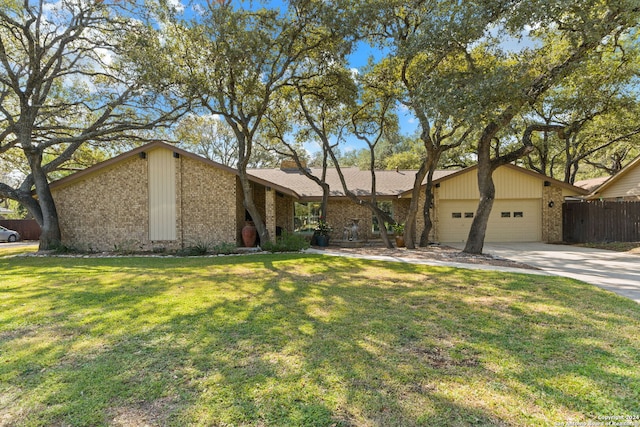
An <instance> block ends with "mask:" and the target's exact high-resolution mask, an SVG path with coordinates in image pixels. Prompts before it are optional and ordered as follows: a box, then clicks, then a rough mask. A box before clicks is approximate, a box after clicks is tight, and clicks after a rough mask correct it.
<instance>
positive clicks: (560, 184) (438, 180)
mask: <svg viewBox="0 0 640 427" xmlns="http://www.w3.org/2000/svg"><path fill="white" fill-rule="evenodd" d="M499 167H501V168H509V169H512V170H515V171H517V172H520V173H523V174H526V175H529V176H532V177H534V178H537V179H539V180H541V181H549V182H550V183H551V184H552V185H554V186H555V187H560V188H564V189H567V190H570V191H574V192H576V194H582V195H585V194H588V193H589V192H588V191H587V190H585V189H584V188H580V187H576V186H575V185H571V184H567V183H566V182H564V181H560V180H557V179H555V178H551V177H550V176H547V175H544V174H541V173H538V172H535V171H532V170H529V169H525V168H523V167H520V166H516V165H513V164H510V163H509V164H506V165H502V166H499ZM476 169H478V165H474V166H469V167H468V168H465V169H460V170H458V171H456V172H454V173H451V174H448V175H445V176H442V177H439V178H436V177H435V175H434V179H433V184H434V185H435V184H439V183H442V182H445V181H447V180H449V179H452V178H455V177H457V176H460V175H463V174H466V173H469V172H472V171H474V170H476ZM410 195H411V190H408V191H405V192H404V193H402V195H401V197H407V196H410Z"/></svg>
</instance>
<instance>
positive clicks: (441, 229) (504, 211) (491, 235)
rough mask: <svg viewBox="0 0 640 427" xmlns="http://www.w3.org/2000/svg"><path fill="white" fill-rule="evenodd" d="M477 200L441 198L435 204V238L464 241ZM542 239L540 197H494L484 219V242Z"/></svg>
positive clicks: (534, 240)
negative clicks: (498, 198) (436, 231)
mask: <svg viewBox="0 0 640 427" xmlns="http://www.w3.org/2000/svg"><path fill="white" fill-rule="evenodd" d="M477 207H478V201H477V200H444V201H440V203H439V207H438V239H439V240H440V241H442V242H465V241H466V240H467V237H468V235H469V230H470V229H471V223H472V222H473V216H474V215H475V211H476V209H477ZM541 239H542V208H541V200H540V199H513V200H496V201H495V202H494V204H493V209H492V210H491V215H490V216H489V222H488V223H487V233H486V237H485V241H486V242H537V241H540V240H541Z"/></svg>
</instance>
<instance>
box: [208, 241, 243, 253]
mask: <svg viewBox="0 0 640 427" xmlns="http://www.w3.org/2000/svg"><path fill="white" fill-rule="evenodd" d="M213 252H214V253H216V254H222V255H229V254H236V253H238V247H237V246H236V245H235V244H233V243H227V242H222V243H219V244H217V245H215V246H214V247H213Z"/></svg>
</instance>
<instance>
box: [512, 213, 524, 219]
mask: <svg viewBox="0 0 640 427" xmlns="http://www.w3.org/2000/svg"><path fill="white" fill-rule="evenodd" d="M513 217H514V218H524V213H522V212H514V213H513Z"/></svg>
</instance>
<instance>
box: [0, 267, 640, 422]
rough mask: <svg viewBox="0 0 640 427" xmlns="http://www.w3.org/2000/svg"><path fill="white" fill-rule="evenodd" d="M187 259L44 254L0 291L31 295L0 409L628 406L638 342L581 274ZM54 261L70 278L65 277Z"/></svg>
mask: <svg viewBox="0 0 640 427" xmlns="http://www.w3.org/2000/svg"><path fill="white" fill-rule="evenodd" d="M60 264H64V267H59V265H60ZM202 265H203V262H202V261H201V260H190V259H188V260H173V259H170V260H164V259H162V260H159V261H156V260H153V261H149V260H139V259H136V258H131V259H128V261H122V260H118V261H109V260H101V261H99V262H98V263H96V262H95V261H85V260H69V261H68V262H67V261H65V262H60V261H58V262H57V263H52V264H51V268H50V271H49V273H48V274H47V276H46V277H44V276H43V277H42V280H38V284H37V285H32V286H29V287H28V289H27V288H25V289H23V287H15V288H6V289H5V290H4V291H3V293H4V292H9V293H11V292H13V294H12V297H13V298H15V300H16V301H18V302H19V303H20V304H29V302H31V303H33V302H34V301H35V302H38V301H39V302H40V303H39V305H38V304H37V305H35V306H34V311H33V312H29V313H28V314H27V315H26V316H25V315H24V314H23V316H24V319H22V321H21V319H20V318H19V317H20V313H19V312H18V311H16V312H15V313H13V314H11V313H10V314H9V317H7V318H5V319H4V320H3V324H9V325H21V326H20V327H18V328H13V329H9V330H4V329H3V335H1V336H0V339H1V346H2V348H7V349H9V348H12V349H13V350H12V351H13V353H12V354H14V355H20V354H22V355H23V357H16V358H15V359H11V360H6V361H5V362H6V364H5V365H4V367H2V368H0V369H1V371H0V372H2V376H1V378H3V379H4V378H6V379H8V381H7V383H8V384H10V386H9V387H8V389H7V390H8V391H6V392H4V393H3V394H5V396H4V398H3V399H2V400H4V401H5V402H8V403H7V408H9V410H8V412H13V413H14V414H15V413H16V411H15V410H14V411H11V408H12V407H13V408H14V409H15V408H17V407H18V406H20V405H21V403H20V401H21V400H22V401H23V402H27V403H26V404H24V405H26V407H23V408H22V411H23V412H24V413H26V415H25V418H24V419H23V420H21V421H25V420H26V421H31V422H33V423H34V424H37V423H39V424H56V423H58V424H59V423H63V424H72V425H98V424H101V423H104V424H126V422H127V420H129V421H131V420H133V421H135V422H132V423H133V424H142V423H144V422H147V423H149V424H155V425H165V424H175V425H184V424H200V425H224V424H225V423H228V424H235V425H262V424H266V425H305V426H306V425H327V426H328V425H380V426H391V425H402V426H406V425H429V426H432V425H446V426H449V425H516V424H521V423H522V421H523V420H525V421H529V422H530V423H531V424H545V423H548V424H552V423H553V422H556V421H565V420H566V419H567V418H566V416H567V414H570V415H575V414H584V417H585V418H587V419H589V418H595V416H597V415H615V414H620V413H625V414H627V413H628V414H631V413H633V411H634V410H635V409H634V408H636V404H637V399H638V395H637V390H638V389H640V387H639V384H638V381H639V379H638V375H637V372H638V366H637V362H635V364H634V362H633V361H634V360H635V361H637V360H638V359H640V352H639V348H638V343H637V341H634V342H632V341H630V338H629V337H628V336H625V335H624V334H621V333H620V330H621V329H623V328H624V327H629V326H630V325H631V326H632V325H633V324H635V325H637V324H638V318H639V316H638V310H637V307H636V306H635V305H632V304H633V303H631V302H628V303H627V302H626V301H625V300H621V299H618V298H616V297H610V296H609V295H608V294H606V293H604V292H603V291H600V290H598V289H596V288H592V287H588V286H584V285H581V284H578V283H577V282H571V281H568V280H562V279H554V281H553V283H554V284H556V286H549V285H547V284H546V283H545V282H546V281H547V280H549V279H548V278H544V277H537V276H536V277H534V276H513V275H502V274H497V273H496V274H491V273H477V272H472V271H467V270H454V269H444V268H428V267H420V266H413V265H407V264H384V263H379V262H366V261H359V260H352V259H337V258H325V257H318V256H300V255H283V256H251V257H226V258H215V259H211V264H210V265H208V266H206V268H203V267H202ZM56 266H57V267H56ZM20 268H24V269H25V270H24V271H23V272H24V273H25V274H38V272H37V271H31V269H30V268H29V266H28V265H26V266H22V267H18V269H20ZM57 268H59V270H58V269H57ZM71 271H75V272H76V273H78V272H82V273H84V274H85V280H83V281H82V283H80V284H78V286H74V284H70V283H65V281H64V278H65V277H67V276H69V275H70V274H69V273H70V272H71ZM105 271H106V272H107V274H108V275H109V276H111V275H112V276H113V277H109V278H108V280H105ZM390 272H393V274H391V273H390ZM372 274H374V275H375V276H372ZM119 275H121V276H119ZM93 276H95V277H93ZM119 277H122V279H121V280H119ZM163 277H164V278H165V279H161V278H163ZM167 277H168V278H167ZM559 284H562V285H561V286H560V285H559ZM47 310H48V311H47ZM43 337H49V338H51V339H50V340H49V341H48V342H44V339H43ZM4 353H5V352H4V350H3V354H4ZM634 390H635V391H634ZM5 412H7V411H5ZM18 412H19V411H18ZM522 413H524V414H525V415H524V416H523V415H522ZM1 415H3V410H2V409H0V416H1ZM14 416H15V415H14ZM18 424H20V423H18ZM25 424H26V423H25Z"/></svg>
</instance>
